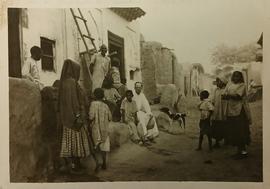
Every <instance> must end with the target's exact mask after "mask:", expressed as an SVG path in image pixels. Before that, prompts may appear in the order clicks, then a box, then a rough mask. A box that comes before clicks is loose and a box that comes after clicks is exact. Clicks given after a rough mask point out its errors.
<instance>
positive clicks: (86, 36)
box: [83, 34, 95, 41]
mask: <svg viewBox="0 0 270 189" xmlns="http://www.w3.org/2000/svg"><path fill="white" fill-rule="evenodd" d="M83 37H85V38H88V39H90V40H92V41H94V40H95V39H94V38H92V37H89V36H88V35H84V34H83Z"/></svg>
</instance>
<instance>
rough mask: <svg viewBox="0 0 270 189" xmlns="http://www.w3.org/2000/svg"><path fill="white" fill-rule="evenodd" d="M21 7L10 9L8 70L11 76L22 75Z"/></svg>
mask: <svg viewBox="0 0 270 189" xmlns="http://www.w3.org/2000/svg"><path fill="white" fill-rule="evenodd" d="M20 15H21V9H18V8H9V9H8V61H9V63H8V70H9V77H19V78H20V77H22V73H21V49H20Z"/></svg>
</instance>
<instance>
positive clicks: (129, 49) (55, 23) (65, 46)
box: [8, 8, 145, 88]
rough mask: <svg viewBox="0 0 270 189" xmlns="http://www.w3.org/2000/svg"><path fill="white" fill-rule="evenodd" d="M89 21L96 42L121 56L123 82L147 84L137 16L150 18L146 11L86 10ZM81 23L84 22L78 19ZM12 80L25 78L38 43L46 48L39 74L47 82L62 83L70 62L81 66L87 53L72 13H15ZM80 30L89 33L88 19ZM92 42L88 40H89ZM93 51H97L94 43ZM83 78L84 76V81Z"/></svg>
mask: <svg viewBox="0 0 270 189" xmlns="http://www.w3.org/2000/svg"><path fill="white" fill-rule="evenodd" d="M80 10H81V12H82V15H83V17H84V18H85V20H86V21H87V26H88V28H89V31H90V33H91V38H93V39H95V41H94V43H95V46H96V47H97V48H99V46H100V45H102V44H105V45H107V46H108V50H109V53H112V52H117V54H116V55H114V56H117V57H118V58H119V59H120V61H121V63H120V64H121V65H120V74H121V79H125V80H126V81H127V86H128V87H129V88H130V87H132V86H133V83H134V81H140V80H141V72H140V28H139V21H138V19H137V18H139V17H141V16H143V15H145V12H144V11H143V10H142V9H140V8H104V9H98V8H94V9H80ZM73 11H74V13H75V15H77V16H79V12H78V9H73ZM77 20H79V19H77ZM8 21H9V25H8V26H9V36H12V37H9V76H10V77H19V78H20V77H21V67H22V66H23V64H24V61H25V60H26V58H27V57H29V56H30V52H29V51H30V48H31V47H32V46H34V45H37V46H40V47H41V48H42V50H43V53H44V56H43V57H42V60H41V64H39V71H40V77H41V82H42V83H43V84H44V85H45V86H51V85H52V84H53V82H54V81H55V80H57V79H59V77H60V74H61V69H62V65H63V62H64V60H65V59H67V58H70V59H73V60H75V61H77V62H80V61H81V60H80V53H82V52H85V51H86V49H85V46H84V44H83V40H82V39H81V37H80V35H79V31H78V28H77V26H76V24H75V20H74V18H73V16H72V14H71V10H70V9H41V8H38V9H26V8H24V9H9V10H8ZM78 22H79V26H80V29H81V30H82V33H84V34H87V31H86V28H85V26H84V24H83V21H82V20H81V22H80V20H79V21H78ZM86 40H87V39H86ZM87 44H88V46H89V49H93V45H92V44H91V41H90V40H88V41H87ZM81 80H82V78H81Z"/></svg>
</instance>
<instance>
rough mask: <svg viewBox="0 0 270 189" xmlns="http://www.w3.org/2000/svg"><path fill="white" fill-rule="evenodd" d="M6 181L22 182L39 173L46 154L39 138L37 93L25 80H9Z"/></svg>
mask: <svg viewBox="0 0 270 189" xmlns="http://www.w3.org/2000/svg"><path fill="white" fill-rule="evenodd" d="M9 104H10V105H9V118H10V181H11V182H26V181H28V180H31V179H32V178H34V177H36V176H37V174H42V173H43V172H44V170H45V169H44V168H42V167H40V163H41V162H40V159H42V157H43V158H44V157H46V156H47V154H46V151H45V150H44V149H46V148H45V147H44V145H45V146H46V143H45V142H44V141H43V140H42V127H41V120H42V112H41V95H40V91H39V89H38V88H37V87H36V86H35V84H33V83H32V82H29V81H27V80H22V79H15V78H10V79H9Z"/></svg>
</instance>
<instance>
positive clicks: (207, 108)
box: [196, 90, 214, 151]
mask: <svg viewBox="0 0 270 189" xmlns="http://www.w3.org/2000/svg"><path fill="white" fill-rule="evenodd" d="M208 97H209V92H208V91H207V90H203V91H202V92H201V93H200V99H201V103H200V104H199V106H198V108H199V110H200V112H201V119H200V123H199V126H200V137H199V145H198V148H197V149H196V150H201V149H202V142H203V137H204V135H206V136H207V138H208V145H209V151H212V138H211V128H210V117H211V114H212V112H213V110H214V107H213V105H212V103H211V102H210V100H209V99H208Z"/></svg>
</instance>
